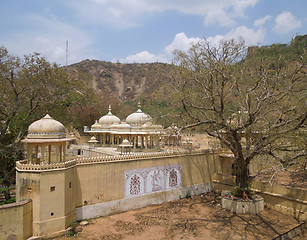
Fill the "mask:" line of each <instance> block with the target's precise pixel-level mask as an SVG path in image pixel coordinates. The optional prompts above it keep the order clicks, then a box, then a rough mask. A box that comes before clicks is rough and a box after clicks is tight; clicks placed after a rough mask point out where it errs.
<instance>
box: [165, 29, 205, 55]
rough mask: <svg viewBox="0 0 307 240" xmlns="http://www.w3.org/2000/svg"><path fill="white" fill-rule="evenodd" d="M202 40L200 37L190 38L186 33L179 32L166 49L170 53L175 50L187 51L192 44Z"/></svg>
mask: <svg viewBox="0 0 307 240" xmlns="http://www.w3.org/2000/svg"><path fill="white" fill-rule="evenodd" d="M199 41H201V39H200V38H188V37H187V36H186V35H185V33H183V32H181V33H177V34H176V36H175V38H174V40H173V42H172V43H171V44H170V45H168V46H166V47H165V51H166V53H168V54H172V53H173V51H174V50H182V51H187V50H188V49H189V48H190V47H191V45H192V44H195V43H197V42H199Z"/></svg>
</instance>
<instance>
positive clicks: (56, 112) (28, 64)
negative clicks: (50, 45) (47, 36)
mask: <svg viewBox="0 0 307 240" xmlns="http://www.w3.org/2000/svg"><path fill="white" fill-rule="evenodd" d="M90 97H91V94H90V90H89V88H88V87H87V86H86V85H85V83H84V82H82V81H77V80H74V79H71V78H69V76H68V74H67V73H66V72H65V69H64V68H61V67H59V66H57V65H56V64H50V63H49V62H48V61H47V60H46V59H45V58H44V57H41V56H40V55H39V54H38V53H34V54H30V55H26V56H24V58H22V59H21V58H18V57H15V56H13V55H11V54H9V53H8V51H7V49H6V48H4V47H0V143H1V144H0V185H1V184H2V185H6V186H7V185H10V184H11V183H12V182H13V181H14V176H15V174H14V173H15V172H14V168H15V161H16V160H19V159H20V158H21V157H22V146H21V145H20V143H19V142H20V140H21V139H22V138H23V137H24V135H25V133H26V131H27V127H28V126H29V124H30V123H32V122H33V121H35V120H37V119H39V118H41V117H42V116H44V115H45V114H46V113H50V114H51V115H52V116H53V117H54V118H56V119H58V120H60V121H64V123H67V122H68V120H67V119H68V118H69V116H67V114H66V111H67V109H68V108H70V107H73V106H75V105H77V104H79V105H80V104H81V105H82V104H85V103H86V104H88V101H87V100H90Z"/></svg>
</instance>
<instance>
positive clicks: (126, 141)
mask: <svg viewBox="0 0 307 240" xmlns="http://www.w3.org/2000/svg"><path fill="white" fill-rule="evenodd" d="M119 146H120V147H132V145H131V144H130V142H129V141H128V140H127V139H124V140H123V142H122V144H120V145H119Z"/></svg>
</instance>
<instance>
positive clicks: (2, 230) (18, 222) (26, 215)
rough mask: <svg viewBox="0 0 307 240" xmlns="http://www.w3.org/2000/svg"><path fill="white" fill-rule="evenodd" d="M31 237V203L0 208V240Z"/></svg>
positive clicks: (29, 201) (19, 203)
mask: <svg viewBox="0 0 307 240" xmlns="http://www.w3.org/2000/svg"><path fill="white" fill-rule="evenodd" d="M30 236H32V201H31V200H25V201H21V202H18V203H12V204H7V205H3V206H0V239H7V238H8V237H11V239H18V240H19V239H22V240H23V239H27V238H28V237H30Z"/></svg>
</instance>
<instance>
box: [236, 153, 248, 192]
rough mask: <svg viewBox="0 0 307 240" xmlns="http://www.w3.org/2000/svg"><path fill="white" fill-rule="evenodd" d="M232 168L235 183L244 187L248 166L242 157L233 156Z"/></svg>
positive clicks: (246, 182) (246, 184)
mask: <svg viewBox="0 0 307 240" xmlns="http://www.w3.org/2000/svg"><path fill="white" fill-rule="evenodd" d="M233 170H234V174H235V176H236V185H237V186H239V187H240V188H241V189H245V188H246V187H247V186H248V166H247V164H246V162H245V159H244V158H243V157H241V158H240V157H236V158H235V162H234V169H233Z"/></svg>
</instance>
